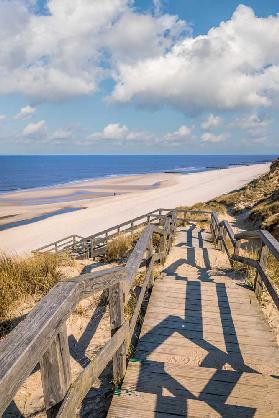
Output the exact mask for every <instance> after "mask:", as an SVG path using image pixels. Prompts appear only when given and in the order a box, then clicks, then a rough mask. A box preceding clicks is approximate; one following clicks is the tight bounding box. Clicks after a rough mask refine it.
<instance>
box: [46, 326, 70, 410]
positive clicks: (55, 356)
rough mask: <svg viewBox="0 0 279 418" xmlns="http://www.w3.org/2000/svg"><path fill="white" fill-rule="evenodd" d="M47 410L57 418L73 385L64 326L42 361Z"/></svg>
mask: <svg viewBox="0 0 279 418" xmlns="http://www.w3.org/2000/svg"><path fill="white" fill-rule="evenodd" d="M40 368H41V377H42V385H43V391H44V400H45V408H46V410H47V416H48V417H49V418H52V417H55V416H56V413H57V411H58V409H59V407H60V404H61V402H62V400H63V399H64V397H65V395H66V392H67V390H68V388H69V386H70V384H71V368H70V352H69V344H68V335H67V327H66V324H64V325H63V326H62V327H61V328H60V330H59V333H58V334H57V336H56V337H55V338H54V340H53V341H52V343H51V345H50V347H49V348H48V350H47V351H46V352H45V354H44V355H43V357H42V359H41V361H40Z"/></svg>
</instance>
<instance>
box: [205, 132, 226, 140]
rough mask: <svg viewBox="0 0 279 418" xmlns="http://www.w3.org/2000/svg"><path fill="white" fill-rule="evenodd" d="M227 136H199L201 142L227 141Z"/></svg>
mask: <svg viewBox="0 0 279 418" xmlns="http://www.w3.org/2000/svg"><path fill="white" fill-rule="evenodd" d="M227 137H228V135H227V134H219V135H216V134H213V133H212V132H205V133H204V134H202V136H201V140H202V141H203V142H223V141H225V140H226V139H227Z"/></svg>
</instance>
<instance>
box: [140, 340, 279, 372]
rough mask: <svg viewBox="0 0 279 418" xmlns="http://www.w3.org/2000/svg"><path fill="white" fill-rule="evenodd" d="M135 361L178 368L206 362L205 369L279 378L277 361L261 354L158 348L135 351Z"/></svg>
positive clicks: (201, 364)
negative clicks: (157, 363) (225, 366)
mask: <svg viewBox="0 0 279 418" xmlns="http://www.w3.org/2000/svg"><path fill="white" fill-rule="evenodd" d="M136 357H137V359H140V360H150V361H155V362H159V363H172V364H173V365H176V367H180V366H183V365H184V366H188V365H192V366H200V367H202V366H203V364H204V362H206V366H207V367H212V368H215V369H220V368H222V367H224V364H226V365H228V364H229V365H231V367H232V368H233V369H234V370H236V371H239V372H249V371H250V372H253V373H257V372H259V373H264V374H269V375H273V376H277V377H278V376H279V366H278V359H272V358H271V357H270V356H266V355H265V356H263V355H262V354H260V355H259V354H257V353H256V354H250V353H243V355H242V357H243V358H242V357H240V356H239V354H238V353H225V352H223V351H222V350H219V351H218V349H216V350H213V349H212V350H208V351H206V350H205V351H202V350H201V349H199V348H198V347H197V348H196V349H193V348H192V347H191V349H187V350H186V349H177V348H175V350H173V348H172V349H171V350H170V349H168V347H158V348H156V351H151V350H150V349H149V350H140V349H139V350H137V352H136Z"/></svg>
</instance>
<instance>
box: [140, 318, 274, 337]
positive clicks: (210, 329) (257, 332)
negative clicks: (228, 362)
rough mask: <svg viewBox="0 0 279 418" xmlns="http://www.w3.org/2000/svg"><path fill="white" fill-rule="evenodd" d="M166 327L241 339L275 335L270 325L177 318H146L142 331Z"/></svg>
mask: <svg viewBox="0 0 279 418" xmlns="http://www.w3.org/2000/svg"><path fill="white" fill-rule="evenodd" d="M155 327H156V328H160V329H161V328H166V329H168V330H171V329H173V330H177V331H180V330H181V329H182V330H188V331H193V332H197V333H201V332H203V333H204V334H206V335H207V334H209V333H213V334H221V335H223V336H224V337H227V336H235V335H237V337H238V338H239V339H242V338H243V337H244V339H246V338H247V339H255V340H259V339H263V340H264V341H270V342H272V343H273V342H274V336H273V334H272V332H271V330H270V329H268V326H267V325H265V326H263V327H258V328H256V329H254V328H253V327H251V326H250V325H249V324H248V325H247V326H246V327H244V326H243V327H241V328H237V327H234V326H233V325H228V326H224V325H222V323H221V322H220V323H219V324H218V323H217V324H216V323H213V324H212V322H209V323H204V322H203V324H200V325H198V324H197V323H191V322H187V321H183V320H175V319H173V320H172V319H167V318H165V320H162V319H160V318H150V317H149V318H146V319H145V321H144V324H143V327H142V333H146V332H148V331H151V330H152V329H154V328H155Z"/></svg>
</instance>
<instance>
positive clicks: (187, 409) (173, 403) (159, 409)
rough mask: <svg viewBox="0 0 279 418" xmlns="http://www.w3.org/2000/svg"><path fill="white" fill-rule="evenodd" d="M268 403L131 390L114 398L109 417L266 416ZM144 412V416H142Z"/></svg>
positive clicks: (273, 414)
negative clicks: (237, 402)
mask: <svg viewBox="0 0 279 418" xmlns="http://www.w3.org/2000/svg"><path fill="white" fill-rule="evenodd" d="M268 406H269V408H268V410H269V413H270V415H269V417H270V418H275V417H276V418H278V411H277V410H276V408H275V407H273V408H271V407H270V404H268ZM266 409H267V405H266V404H263V406H262V407H260V406H259V408H257V412H256V408H248V407H245V406H240V405H233V404H230V403H228V404H224V403H222V402H218V401H210V402H208V401H203V400H197V399H187V398H186V397H174V396H172V395H171V394H170V395H169V396H168V395H165V396H163V395H162V394H161V395H158V394H156V393H143V392H135V393H133V392H131V393H126V394H125V392H124V393H123V394H121V396H120V397H118V398H115V399H114V401H113V403H112V406H111V409H110V411H109V414H108V418H123V417H125V418H126V417H127V418H138V417H139V416H142V417H144V418H154V417H156V418H174V417H187V418H197V417H210V418H220V417H226V418H229V417H230V418H235V417H238V418H247V417H249V416H250V417H251V416H255V413H257V415H256V416H257V418H258V417H259V418H266V415H265V413H266ZM141 414H142V415H141Z"/></svg>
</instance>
